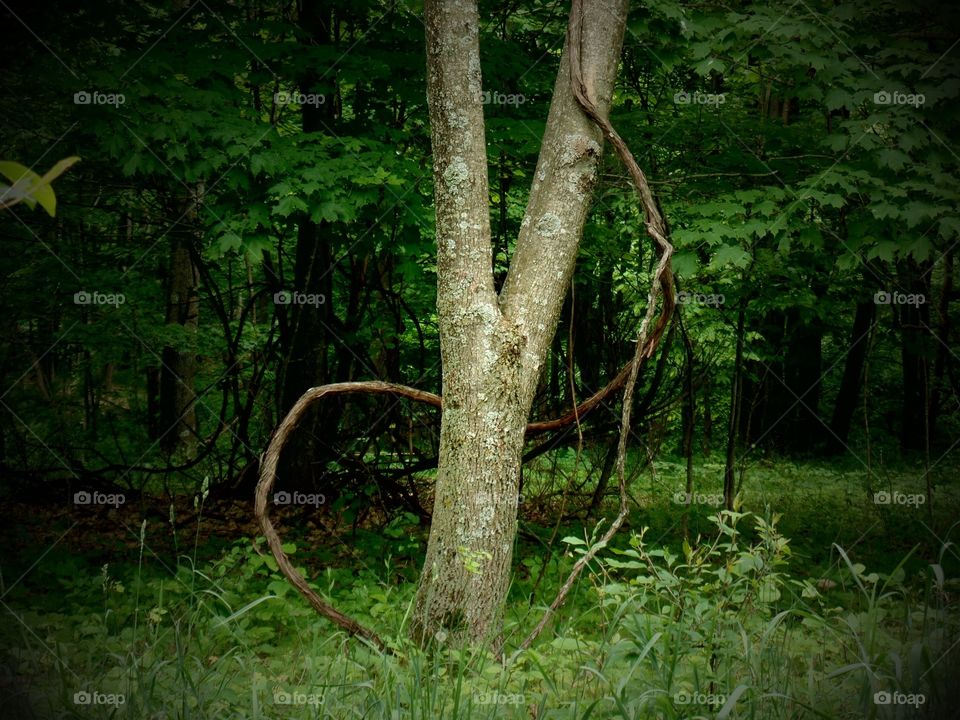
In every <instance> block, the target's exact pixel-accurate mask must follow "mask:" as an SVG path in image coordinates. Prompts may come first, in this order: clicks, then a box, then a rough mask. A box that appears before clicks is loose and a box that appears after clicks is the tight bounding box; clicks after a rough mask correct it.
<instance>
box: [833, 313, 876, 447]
mask: <svg viewBox="0 0 960 720" xmlns="http://www.w3.org/2000/svg"><path fill="white" fill-rule="evenodd" d="M876 315H877V305H876V303H874V302H873V299H872V298H871V299H870V300H867V301H865V302H861V303H857V312H856V314H855V315H854V318H853V330H852V331H851V332H850V352H849V353H847V359H846V363H845V365H844V367H843V379H842V380H841V381H840V389H839V390H838V391H837V399H836V401H835V402H834V404H833V416H832V418H831V420H830V437H829V439H828V448H829V450H830V451H831V452H833V453H841V452H843V451H844V449H845V446H846V444H847V439H848V438H849V436H850V425H851V424H852V422H853V414H854V412H856V409H857V405H858V404H859V400H860V389H861V386H862V378H863V368H864V364H865V363H866V359H867V347H868V345H869V335H870V327H871V326H872V325H873V321H874V318H876Z"/></svg>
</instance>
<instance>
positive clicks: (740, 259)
mask: <svg viewBox="0 0 960 720" xmlns="http://www.w3.org/2000/svg"><path fill="white" fill-rule="evenodd" d="M749 264H750V253H748V252H747V251H746V250H744V249H743V248H742V247H740V246H739V245H725V246H724V247H722V248H720V249H719V250H717V253H716V255H714V256H713V261H712V262H711V263H710V267H714V268H719V267H723V266H724V265H733V266H734V267H738V268H745V267H747V265H749Z"/></svg>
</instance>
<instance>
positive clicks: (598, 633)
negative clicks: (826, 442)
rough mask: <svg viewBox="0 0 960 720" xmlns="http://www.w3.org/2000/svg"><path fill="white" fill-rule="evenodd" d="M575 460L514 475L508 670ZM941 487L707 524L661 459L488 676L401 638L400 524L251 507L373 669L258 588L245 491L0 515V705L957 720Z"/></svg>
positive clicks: (902, 482) (700, 494)
mask: <svg viewBox="0 0 960 720" xmlns="http://www.w3.org/2000/svg"><path fill="white" fill-rule="evenodd" d="M586 467H587V466H585V465H583V466H582V465H580V464H578V463H575V462H573V461H572V460H571V458H569V457H564V458H561V459H560V460H559V461H550V462H548V461H540V462H537V463H534V464H533V465H532V466H531V467H529V468H528V469H527V470H526V474H525V488H524V493H523V502H522V504H521V516H522V519H521V533H520V536H519V539H518V543H517V547H516V552H515V569H516V572H515V577H514V584H513V586H512V588H511V592H510V597H509V602H508V608H507V616H506V619H505V633H504V636H505V640H506V648H507V651H508V655H509V653H510V652H511V651H512V649H513V648H515V647H516V646H517V644H518V643H519V642H520V640H521V639H522V638H523V637H524V636H525V635H526V633H527V632H529V630H530V629H531V628H532V627H533V625H534V624H535V623H536V622H537V620H538V619H539V617H540V615H541V613H542V612H543V609H544V607H545V605H546V604H548V603H549V602H550V601H551V600H552V599H553V597H554V595H555V593H556V592H557V589H558V588H559V586H560V585H561V584H562V582H563V580H564V578H565V576H566V574H567V573H568V572H569V570H570V568H571V566H572V564H573V562H574V560H575V558H576V555H577V553H578V552H583V551H584V549H585V548H587V547H588V546H589V544H590V543H591V542H592V541H593V539H594V538H595V537H597V536H598V535H599V534H601V533H602V527H603V525H602V524H601V525H600V526H599V528H598V525H597V523H598V522H599V520H598V518H590V519H585V518H584V517H583V511H582V510H579V508H584V507H587V506H589V499H590V496H591V495H592V491H593V487H592V486H591V481H590V480H589V479H588V478H585V477H584V475H585V474H586V473H585V472H581V471H583V470H584V468H586ZM957 470H958V468H957V467H956V466H955V465H952V464H950V463H947V462H944V463H942V464H940V465H938V466H936V467H934V468H933V469H932V470H931V472H930V473H929V475H927V476H926V477H928V478H929V480H930V483H929V484H930V486H932V488H933V496H932V502H931V501H930V497H929V496H928V492H929V489H930V488H929V487H928V483H927V481H926V480H925V479H922V478H924V474H923V473H922V472H920V471H918V470H916V469H915V468H912V467H910V466H903V467H895V468H880V469H877V468H873V469H872V470H871V471H867V469H865V468H864V467H863V466H857V465H849V466H840V465H838V464H837V463H814V462H809V463H789V462H785V461H782V460H781V461H776V462H766V461H758V462H756V463H754V464H752V465H751V466H750V467H749V468H748V469H747V471H746V472H745V473H744V475H743V478H742V488H741V499H742V504H741V506H740V507H739V512H738V513H733V514H726V513H720V511H719V507H718V493H719V488H720V487H721V477H722V466H721V465H720V464H718V463H702V464H699V465H698V466H697V467H696V468H695V473H694V479H695V483H694V488H695V492H694V493H693V494H692V495H691V496H690V497H689V502H687V500H688V498H686V497H685V495H684V494H683V492H684V487H685V466H684V465H683V464H682V462H671V461H658V462H656V463H655V464H654V466H653V468H650V467H637V468H636V469H635V471H634V473H633V474H632V476H631V479H630V483H629V488H630V494H631V497H632V499H633V501H634V503H635V507H636V508H637V509H636V510H634V511H633V512H632V513H631V515H630V517H629V520H628V523H627V526H625V527H624V529H622V530H621V532H620V534H619V535H618V537H617V538H616V539H615V542H613V543H612V544H611V546H610V547H608V548H605V549H604V550H602V551H601V552H600V554H599V555H598V560H597V561H596V562H594V563H592V564H591V565H590V568H589V570H588V572H587V573H585V574H584V576H583V577H582V578H581V579H580V581H579V582H578V584H577V586H576V588H575V590H574V592H573V593H572V594H571V597H570V598H569V599H568V601H567V603H566V605H565V606H564V607H563V608H562V609H561V611H560V612H559V613H558V615H557V616H556V618H555V620H554V621H553V622H552V623H551V625H550V626H548V628H547V630H546V631H545V632H544V634H543V635H541V637H540V638H539V639H538V640H537V642H536V643H534V645H533V647H532V649H531V650H529V651H526V652H524V653H521V654H520V655H519V656H517V657H516V658H515V661H514V662H513V663H512V664H510V665H509V666H507V667H505V666H504V665H503V664H502V663H500V662H498V658H496V657H494V656H493V655H491V654H490V653H488V652H485V651H483V650H482V649H471V650H454V649H451V648H446V647H443V646H441V645H438V646H436V647H431V648H428V649H427V651H422V650H420V649H419V648H415V647H413V646H411V645H410V644H409V643H408V642H407V641H406V639H405V638H406V628H407V623H408V619H409V616H408V613H409V611H410V605H411V601H412V598H413V591H414V588H415V583H416V578H417V574H418V572H419V567H420V564H421V562H422V556H423V550H424V547H425V540H426V530H425V528H424V527H423V525H422V523H420V522H419V519H418V518H417V517H416V516H415V515H412V514H410V513H401V514H398V515H397V516H395V517H394V518H393V519H392V520H391V521H390V522H389V523H385V524H384V523H378V522H375V519H376V518H375V516H373V515H371V516H366V517H365V518H361V519H359V520H358V519H357V518H356V517H351V516H350V514H349V513H348V512H346V511H344V510H343V509H342V508H341V509H340V510H337V509H336V508H335V507H330V508H321V509H320V510H319V511H317V512H316V513H308V512H303V511H290V510H285V511H282V512H275V513H274V516H275V517H276V522H277V525H278V529H279V530H280V532H281V534H282V535H283V537H284V540H285V541H286V543H287V545H286V550H287V551H288V552H289V553H290V554H291V556H292V558H293V560H294V563H295V564H296V565H297V566H298V567H300V568H302V570H303V571H304V572H305V574H306V575H307V577H308V579H309V580H310V582H311V583H312V585H313V587H314V588H315V589H316V590H317V592H319V593H320V594H321V595H323V596H324V597H326V598H328V599H329V600H330V601H331V602H332V603H333V604H334V605H335V606H337V607H338V608H339V609H341V610H343V611H345V612H347V613H348V614H350V615H352V616H354V617H356V618H357V619H358V620H359V621H360V622H362V623H363V624H365V625H367V626H368V627H372V628H374V629H375V630H376V631H377V632H378V633H379V634H380V635H381V637H383V638H384V639H386V640H387V642H388V644H390V646H391V648H392V650H393V653H392V654H383V653H379V652H377V651H375V650H373V649H372V648H370V647H368V646H366V645H364V644H363V643H361V642H359V641H357V640H355V639H350V638H348V637H346V636H345V635H344V634H343V633H341V632H339V631H336V630H335V629H334V628H333V627H331V626H330V625H329V624H328V623H327V622H326V621H323V620H321V619H319V618H317V616H316V615H315V613H314V612H313V610H312V609H311V608H310V607H309V606H308V605H307V603H306V602H305V601H304V600H303V599H302V598H301V597H300V596H299V595H298V594H297V593H296V591H295V590H293V589H292V588H291V587H290V586H289V584H288V583H286V581H285V580H284V579H283V578H282V576H280V575H279V573H278V572H277V569H276V565H275V563H274V561H273V559H272V557H269V553H268V552H267V551H266V550H265V548H264V547H263V543H262V540H255V538H257V536H258V531H257V528H256V524H255V522H254V520H253V513H252V499H251V500H250V501H247V500H238V499H235V498H231V499H215V498H214V497H213V496H211V497H209V498H207V499H206V500H205V501H204V502H202V503H201V502H199V501H198V502H197V503H196V505H195V504H194V498H193V496H188V497H181V498H179V499H178V500H177V501H176V502H175V503H174V504H173V508H172V511H171V504H170V502H169V500H167V499H162V498H155V499H144V498H138V499H137V500H136V501H135V502H129V503H128V502H124V503H123V504H119V505H117V506H116V507H110V506H108V505H100V506H96V505H92V504H91V505H80V506H78V505H76V504H75V503H74V502H72V501H70V500H71V499H70V498H68V499H67V500H68V501H66V502H64V501H62V500H61V501H56V500H50V501H49V502H43V503H37V502H22V501H21V502H17V499H16V498H13V497H8V498H4V500H3V503H2V505H0V508H2V509H0V540H2V542H3V543H4V546H5V547H6V548H7V554H6V559H5V560H4V563H3V567H2V568H0V570H2V575H0V604H2V605H3V608H2V611H3V613H4V622H3V623H0V641H2V645H0V647H2V648H3V649H2V650H0V707H2V708H5V709H6V710H7V711H9V712H12V714H11V715H9V716H10V717H17V718H24V719H27V718H34V717H35V718H48V717H78V718H86V717H89V718H99V717H118V718H126V717H130V718H274V717H285V718H286V717H298V718H299V717H302V718H320V717H333V718H340V717H344V718H346V717H367V718H380V717H383V718H406V717H419V718H434V717H436V718H454V717H456V718H501V717H512V718H586V717H592V718H612V717H618V718H647V717H652V718H660V717H662V718H687V717H721V718H724V717H729V718H735V717H743V718H746V717H755V718H801V717H810V718H815V717H828V718H862V717H876V718H899V717H905V718H906V717H931V718H938V719H939V718H949V717H955V716H956V717H960V694H958V693H960V690H958V688H957V687H956V683H950V682H948V679H950V678H953V679H955V678H956V677H957V676H960V673H958V669H960V646H958V644H957V643H958V642H960V616H958V613H957V602H958V599H960V550H958V547H957V545H956V536H957V527H956V526H957V525H958V517H960V515H958V512H957V509H958V508H960V486H958V484H957V482H956V479H957V477H958V472H957ZM615 485H616V483H615V482H612V483H611V486H612V487H614V488H615ZM921 498H922V499H921ZM608 499H609V500H610V501H611V502H613V501H615V498H612V497H610V498H608ZM611 507H613V505H610V504H609V503H608V504H606V505H604V506H602V507H601V508H600V510H599V511H598V513H597V515H598V516H599V517H604V516H605V517H606V518H607V519H608V520H609V518H610V517H612V511H611V509H610V508H611ZM572 509H578V510H577V512H573V510H572ZM684 515H686V516H687V519H686V522H687V526H688V528H689V533H688V539H687V540H686V541H685V540H684V537H683V533H682V526H683V519H684ZM558 518H559V520H558ZM171 521H172V522H171ZM551 539H552V543H551ZM548 548H549V551H548ZM541 576H542V577H541Z"/></svg>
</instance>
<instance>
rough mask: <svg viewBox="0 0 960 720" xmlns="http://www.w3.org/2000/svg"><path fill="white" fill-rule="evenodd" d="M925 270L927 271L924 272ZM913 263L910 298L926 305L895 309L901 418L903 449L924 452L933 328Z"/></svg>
mask: <svg viewBox="0 0 960 720" xmlns="http://www.w3.org/2000/svg"><path fill="white" fill-rule="evenodd" d="M923 269H924V270H925V269H926V267H924V268H923ZM927 276H928V274H927V273H925V272H922V271H921V269H918V268H917V267H916V266H915V265H913V264H912V263H910V264H908V266H907V267H906V269H905V270H904V272H903V278H904V282H903V286H904V287H906V288H907V293H908V294H913V295H916V296H918V297H923V298H924V300H925V302H924V303H923V304H903V305H900V306H899V307H897V308H895V312H897V313H898V315H899V318H900V359H901V364H902V373H903V375H902V377H903V395H902V405H901V415H900V447H901V448H902V449H904V450H924V449H925V448H926V445H927V443H928V442H929V427H928V425H927V418H928V414H927V406H928V397H929V388H928V386H927V380H928V362H927V357H926V352H925V348H926V344H927V342H928V336H929V327H930V306H929V305H928V304H927V302H928V301H929V299H930V286H929V284H928V283H927V282H926V281H925V279H924V278H926V277H927Z"/></svg>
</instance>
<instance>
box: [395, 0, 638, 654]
mask: <svg viewBox="0 0 960 720" xmlns="http://www.w3.org/2000/svg"><path fill="white" fill-rule="evenodd" d="M626 5H627V4H626V2H625V0H614V1H613V2H604V3H599V2H592V1H588V2H586V3H585V7H584V12H583V27H582V41H581V44H580V56H581V67H582V70H583V79H584V83H585V85H586V88H587V92H588V95H589V96H590V98H591V99H592V100H593V101H594V103H595V104H596V106H597V107H598V108H599V110H600V112H601V113H602V114H603V116H604V117H605V116H606V113H607V112H608V110H609V106H610V97H611V94H612V90H613V80H614V76H615V72H616V67H617V63H618V58H619V55H620V46H621V42H622V38H623V30H624V25H625V21H626ZM575 7H576V4H575ZM424 14H425V21H426V28H427V98H428V100H429V104H430V124H431V135H432V143H433V158H434V187H435V190H434V192H435V199H436V214H437V224H436V238H437V310H438V316H439V325H440V352H441V360H442V363H443V375H442V377H443V413H442V419H441V430H440V458H439V465H438V468H437V479H436V495H435V500H434V510H433V523H432V526H431V530H430V540H429V544H428V546H427V555H426V559H425V562H424V567H423V572H422V574H421V577H420V585H419V588H418V592H417V600H416V609H415V613H414V618H413V624H412V632H413V635H414V637H415V638H417V639H419V640H420V641H422V642H423V641H429V640H431V639H434V638H437V639H440V640H449V641H453V642H462V641H482V640H491V641H492V642H493V643H494V645H495V646H498V645H499V636H500V628H501V614H502V610H503V605H504V600H505V597H506V592H507V587H508V585H509V581H510V568H511V559H512V549H513V541H514V536H515V535H516V529H517V493H518V488H519V480H520V457H521V452H522V449H523V441H524V428H525V425H526V422H527V417H528V415H529V413H530V406H531V404H532V402H533V395H534V392H535V390H536V385H537V381H538V379H539V376H540V373H541V370H542V368H543V364H544V359H545V357H546V353H547V350H548V348H549V345H550V342H551V340H552V339H553V336H554V334H555V332H556V327H557V321H558V318H559V314H560V309H561V306H562V303H563V299H564V296H565V294H566V289H567V288H568V287H569V284H570V278H571V276H572V274H573V269H574V263H575V260H576V255H577V249H578V246H579V242H580V237H581V235H582V231H583V224H584V221H585V218H586V213H587V210H588V207H589V203H590V198H591V195H592V192H593V188H594V185H595V181H596V172H597V165H598V163H599V159H600V148H601V142H602V135H601V132H600V131H599V130H598V129H597V127H596V126H595V125H594V123H593V122H592V121H591V120H590V119H589V118H587V116H586V115H584V113H583V112H582V111H581V109H580V107H579V105H578V104H577V102H576V100H575V98H574V97H573V94H572V91H571V85H570V66H569V53H568V51H569V47H567V46H565V47H564V51H563V56H562V58H561V62H560V69H559V74H558V77H557V82H556V86H555V88H554V95H553V100H552V103H551V107H550V114H549V117H548V120H547V127H546V131H545V134H544V138H543V144H542V147H541V151H540V158H539V161H538V164H537V170H536V173H535V177H534V181H533V186H532V188H531V191H530V200H529V203H528V206H527V210H526V214H525V217H524V219H523V222H522V224H521V230H520V235H519V237H518V239H517V244H516V251H515V254H514V257H513V259H512V262H511V265H510V270H509V272H508V274H507V278H506V280H505V282H504V286H503V289H502V291H501V293H500V295H499V297H498V295H497V293H496V291H495V288H494V277H493V263H492V249H491V246H492V243H491V235H490V219H489V218H490V215H489V208H488V199H489V194H488V189H487V151H486V140H485V136H484V123H483V106H482V104H481V91H482V89H483V87H482V85H481V78H480V58H479V35H478V28H479V18H478V13H477V5H476V2H475V1H474V2H470V1H468V0H455V1H447V2H444V1H442V0H427V3H426V6H425V9H424ZM488 89H495V88H488Z"/></svg>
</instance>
